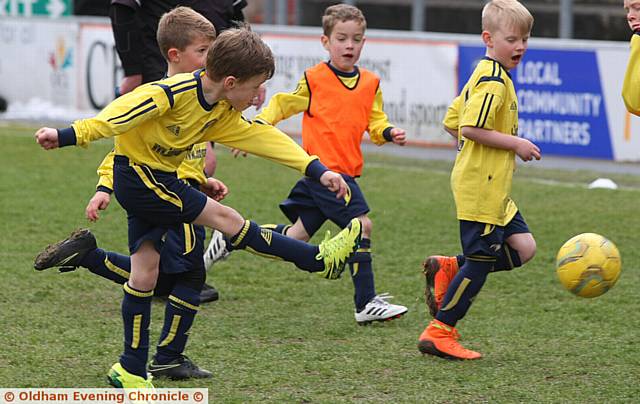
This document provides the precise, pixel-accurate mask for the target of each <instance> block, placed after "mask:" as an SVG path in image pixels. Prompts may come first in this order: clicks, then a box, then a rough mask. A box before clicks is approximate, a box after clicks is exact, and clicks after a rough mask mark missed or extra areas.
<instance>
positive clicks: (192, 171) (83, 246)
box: [34, 7, 227, 380]
mask: <svg viewBox="0 0 640 404" xmlns="http://www.w3.org/2000/svg"><path fill="white" fill-rule="evenodd" d="M215 37H216V31H215V28H214V27H213V24H211V22H209V21H208V20H207V19H206V18H204V17H203V16H202V15H200V14H199V13H197V12H196V11H194V10H192V9H191V8H189V7H177V8H175V9H173V10H171V11H170V12H168V13H165V14H164V15H163V16H162V18H161V19H160V22H159V24H158V44H159V46H160V49H161V51H162V53H163V55H164V56H165V58H166V60H167V64H168V71H167V75H168V76H169V77H171V76H173V75H175V74H178V73H188V72H192V71H194V70H196V69H199V68H202V67H203V66H204V64H205V59H206V55H207V49H209V46H210V45H211V43H212V42H213V41H214V40H215ZM207 152H208V153H213V150H212V149H211V145H210V143H208V142H207V143H198V144H196V145H194V146H193V148H192V149H191V150H190V151H189V153H187V156H186V158H185V160H184V162H183V163H182V164H181V165H180V167H179V169H178V177H179V178H181V179H184V180H185V181H188V182H189V183H190V184H191V185H192V186H194V187H195V188H196V189H198V188H199V187H200V185H201V184H203V185H204V184H207V186H210V187H211V188H215V189H218V190H219V197H217V198H216V200H220V199H221V198H222V197H224V195H225V194H226V192H227V189H226V186H225V185H224V184H223V183H222V182H220V181H218V180H216V179H213V178H207V177H205V171H206V169H205V163H204V160H205V154H206V153H207ZM114 155H115V153H114V152H111V153H109V154H108V155H107V156H106V157H105V159H104V160H103V162H102V163H101V165H100V167H99V169H98V174H99V176H100V180H99V182H98V186H97V190H96V193H95V195H94V197H93V198H91V201H90V202H89V204H88V206H87V209H86V213H87V218H88V219H89V220H91V221H96V220H97V219H98V210H103V209H106V208H107V206H108V205H109V203H110V200H111V196H110V195H111V193H112V192H113V159H114ZM209 169H211V167H210V168H209ZM209 174H211V172H210V173H209ZM204 241H205V229H204V227H203V226H199V225H191V224H184V225H183V226H177V227H175V228H173V227H172V228H169V229H168V231H167V233H166V236H165V239H164V242H163V245H162V251H161V258H160V273H159V275H158V283H157V285H156V288H155V290H154V293H155V295H156V296H158V295H159V296H169V300H168V301H167V305H166V310H165V322H164V325H163V328H162V332H161V335H160V339H159V341H158V346H157V348H156V355H155V356H154V359H153V361H152V362H151V363H150V364H149V373H151V374H152V375H153V376H155V377H168V378H171V379H174V380H179V379H188V378H207V377H211V373H210V372H209V371H206V370H204V369H200V368H199V367H198V366H197V365H195V364H194V363H193V362H192V361H191V360H190V359H189V358H187V357H186V356H184V355H183V352H184V349H185V346H186V344H187V340H188V335H189V330H190V329H191V325H192V324H193V321H194V319H195V315H196V314H197V310H196V309H197V307H198V305H199V303H202V302H203V295H202V292H201V289H202V287H203V284H204V280H205V278H206V272H205V269H204V261H203V253H204ZM61 262H62V263H63V264H62V267H61V269H60V270H61V271H63V272H67V271H70V270H73V269H75V267H78V266H81V267H85V268H87V269H89V271H91V272H92V273H94V274H96V275H99V276H102V277H104V278H106V279H109V280H112V281H114V282H116V283H119V284H124V283H125V282H127V280H128V279H129V274H130V272H131V261H130V258H129V257H128V256H125V255H121V254H118V253H115V252H111V251H104V250H102V249H100V248H97V245H96V240H95V237H94V236H93V234H91V232H90V231H89V230H86V229H85V230H79V231H76V232H74V233H72V235H71V237H69V238H67V239H65V240H63V241H61V242H59V243H56V244H54V245H52V246H49V247H47V249H45V251H43V252H42V253H41V254H39V255H38V257H36V260H35V265H34V266H35V268H36V269H37V270H44V269H47V268H51V267H54V266H58V265H57V264H58V263H61ZM209 290H211V289H209ZM196 293H200V299H199V301H196V302H192V304H190V305H184V304H181V303H180V302H181V301H189V300H190V298H191V297H192V296H193V295H195V294H196ZM216 294H217V292H216ZM194 308H196V309H194Z"/></svg>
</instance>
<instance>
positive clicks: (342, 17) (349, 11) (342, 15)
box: [322, 4, 367, 36]
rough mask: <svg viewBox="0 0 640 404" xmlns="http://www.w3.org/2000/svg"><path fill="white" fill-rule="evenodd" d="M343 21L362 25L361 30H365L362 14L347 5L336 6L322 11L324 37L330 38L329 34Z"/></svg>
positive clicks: (365, 22)
mask: <svg viewBox="0 0 640 404" xmlns="http://www.w3.org/2000/svg"><path fill="white" fill-rule="evenodd" d="M345 21H355V22H357V23H358V24H360V25H362V28H363V29H366V28H367V20H365V18H364V14H362V11H360V9H359V8H357V7H354V6H350V5H348V4H336V5H335V6H330V7H327V8H326V9H325V10H324V15H323V16H322V31H323V32H324V34H325V35H326V36H331V32H333V28H334V27H335V26H336V24H337V23H338V22H345Z"/></svg>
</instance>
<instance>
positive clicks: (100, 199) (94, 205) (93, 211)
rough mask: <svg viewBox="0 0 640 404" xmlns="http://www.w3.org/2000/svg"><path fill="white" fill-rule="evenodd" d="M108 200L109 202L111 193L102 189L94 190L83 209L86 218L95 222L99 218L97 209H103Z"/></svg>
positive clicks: (107, 204)
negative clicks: (94, 192)
mask: <svg viewBox="0 0 640 404" xmlns="http://www.w3.org/2000/svg"><path fill="white" fill-rule="evenodd" d="M109 202H111V195H109V194H108V193H106V192H104V191H96V194H95V195H93V198H91V200H90V201H89V204H88V205H87V207H86V209H85V210H84V212H85V215H86V216H87V219H89V221H90V222H95V221H96V220H98V219H100V215H99V214H98V211H99V210H105V209H106V208H107V207H108V206H109Z"/></svg>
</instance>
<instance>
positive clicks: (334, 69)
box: [255, 4, 407, 325]
mask: <svg viewBox="0 0 640 404" xmlns="http://www.w3.org/2000/svg"><path fill="white" fill-rule="evenodd" d="M322 27H323V35H322V37H321V41H322V46H323V47H324V48H325V49H326V50H327V51H328V52H329V61H328V62H321V63H319V64H317V65H316V66H313V67H311V68H309V69H307V70H306V71H305V73H304V76H303V77H302V78H301V79H300V81H299V82H298V86H297V88H296V90H295V91H294V92H293V93H279V94H275V95H274V96H273V97H272V98H271V100H270V102H269V104H268V105H267V107H266V108H265V109H263V111H262V112H261V113H260V114H259V115H258V116H256V118H255V120H256V121H257V122H264V123H268V124H271V125H276V124H277V123H278V122H280V121H281V120H283V119H287V118H289V117H290V116H292V115H295V114H298V113H300V112H304V116H303V118H302V119H303V120H302V147H303V148H304V149H305V150H306V151H307V153H309V154H312V155H317V156H318V157H320V160H321V161H322V162H323V163H324V164H326V165H327V167H329V168H330V169H331V170H333V171H336V172H338V173H340V174H341V175H342V177H343V178H344V179H345V181H346V182H347V184H348V185H349V190H350V195H349V196H350V199H348V200H346V202H345V201H339V200H336V199H335V198H334V197H333V196H332V195H331V193H330V192H329V191H327V190H326V189H324V188H322V187H320V186H318V185H319V184H317V182H315V181H312V180H310V179H309V178H303V179H301V180H300V181H298V183H297V184H296V185H295V186H294V187H293V189H292V190H291V192H290V194H289V197H288V199H287V200H285V201H284V202H282V203H281V204H280V208H281V209H282V211H283V212H284V214H285V215H286V216H287V218H289V220H291V223H293V224H292V225H290V226H289V225H286V226H285V225H276V226H274V229H275V230H276V231H278V232H281V233H282V234H284V235H286V236H288V237H293V238H295V239H298V240H304V241H307V240H309V238H310V237H312V236H313V235H314V234H315V233H316V232H317V231H318V229H319V228H320V227H321V226H322V224H323V223H324V222H325V221H327V220H331V221H332V222H334V223H335V224H336V225H338V226H339V227H341V228H343V227H345V226H347V225H348V224H349V222H350V221H351V220H352V219H354V218H358V219H360V221H361V222H362V240H361V241H360V246H359V248H358V251H357V252H356V254H355V255H354V256H353V257H352V259H351V260H350V261H349V267H350V272H351V279H352V281H353V285H354V289H355V293H354V304H355V313H354V314H355V319H356V321H357V323H358V324H361V325H362V324H368V323H371V322H372V321H388V320H392V319H394V318H399V317H401V316H402V315H404V314H405V313H406V312H407V308H406V307H405V306H401V305H396V304H391V303H389V302H388V299H389V298H390V297H391V296H389V295H388V294H386V293H384V294H380V295H378V294H377V293H376V289H375V284H374V276H373V269H372V263H371V261H372V258H371V241H370V237H371V230H372V227H373V225H372V222H371V219H370V218H369V216H368V212H369V206H368V205H367V201H366V200H365V197H364V195H363V193H362V191H361V190H360V187H359V186H358V184H357V182H356V178H358V177H359V176H360V175H361V174H362V166H363V164H364V162H363V158H362V150H361V148H360V143H361V142H362V137H363V135H364V132H365V131H367V132H369V136H370V137H371V140H372V141H373V142H374V143H375V144H377V145H383V144H385V143H387V142H392V143H395V144H398V145H400V146H402V145H404V144H405V142H406V139H405V131H404V130H403V129H400V128H396V127H393V126H392V125H391V124H390V123H389V121H388V119H387V115H386V114H385V113H384V111H383V109H382V106H383V102H382V91H381V90H380V78H379V77H378V76H377V75H376V74H375V73H373V72H371V71H368V70H366V69H363V68H359V67H358V66H357V65H356V63H357V62H358V60H359V58H360V53H361V51H362V48H363V46H364V43H365V29H366V20H365V17H364V15H363V14H362V12H361V11H360V10H359V9H358V8H356V7H354V6H350V5H346V4H338V5H334V6H330V7H328V8H327V9H326V10H325V12H324V16H323V17H322Z"/></svg>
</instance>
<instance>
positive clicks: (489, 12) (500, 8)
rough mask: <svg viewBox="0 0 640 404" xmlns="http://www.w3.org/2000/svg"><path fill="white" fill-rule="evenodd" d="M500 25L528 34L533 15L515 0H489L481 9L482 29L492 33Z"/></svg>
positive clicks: (531, 25)
mask: <svg viewBox="0 0 640 404" xmlns="http://www.w3.org/2000/svg"><path fill="white" fill-rule="evenodd" d="M502 26H512V27H515V28H517V29H519V30H520V32H521V33H522V34H528V33H530V32H531V28H532V27H533V16H532V15H531V13H530V12H529V10H527V8H526V7H525V6H523V5H522V4H521V3H520V2H519V1H517V0H491V1H490V2H488V3H487V4H486V5H485V6H484V8H483V9H482V30H483V31H489V32H491V33H493V32H496V31H499V30H500V28H501V27H502Z"/></svg>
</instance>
